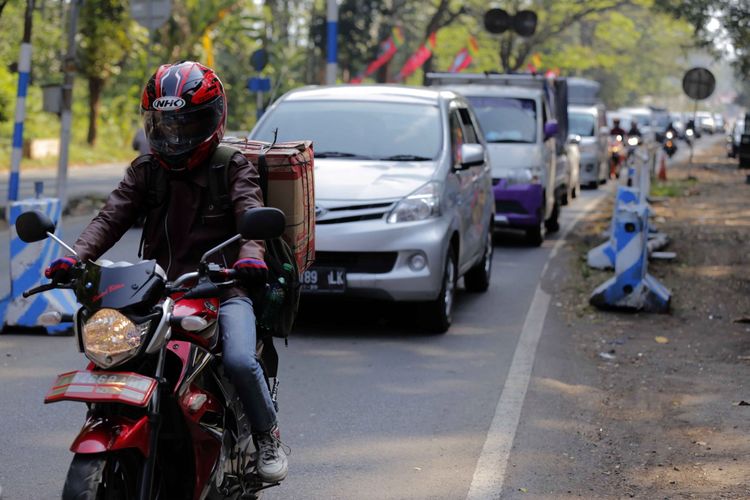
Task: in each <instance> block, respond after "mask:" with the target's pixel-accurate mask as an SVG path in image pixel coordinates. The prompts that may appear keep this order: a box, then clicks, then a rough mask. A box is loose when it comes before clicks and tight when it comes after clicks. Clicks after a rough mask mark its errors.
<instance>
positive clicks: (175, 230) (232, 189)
mask: <svg viewBox="0 0 750 500" xmlns="http://www.w3.org/2000/svg"><path fill="white" fill-rule="evenodd" d="M206 167H207V165H206V166H203V167H199V168H196V169H194V170H192V171H189V172H182V173H169V174H168V175H167V176H166V177H167V179H168V182H167V183H166V184H167V189H166V191H167V192H166V193H165V200H164V202H163V203H161V204H160V205H159V206H153V207H149V206H148V205H149V203H148V202H149V195H148V192H149V191H148V186H147V177H146V176H147V175H148V174H147V172H146V169H148V168H151V163H150V162H149V161H144V158H143V157H139V158H136V159H135V160H134V161H133V163H132V164H131V165H130V167H128V169H127V171H126V172H125V177H124V178H123V179H122V181H120V184H119V185H118V186H117V188H116V189H115V190H114V191H112V193H111V194H110V195H109V198H108V199H107V202H106V204H105V205H104V207H103V208H102V209H101V211H100V212H99V213H98V214H97V215H96V217H94V219H93V220H92V221H91V222H90V223H89V225H88V226H87V227H86V229H84V230H83V232H82V233H81V235H80V236H79V237H78V241H76V243H75V245H74V249H75V251H76V253H78V256H79V258H80V259H81V260H82V261H86V260H96V259H98V258H99V257H101V256H102V255H103V254H104V253H105V252H106V251H107V250H109V249H110V248H111V247H112V246H113V245H114V244H115V243H117V241H118V240H119V239H120V238H121V237H122V236H123V235H124V234H125V232H126V231H127V230H128V229H130V228H131V227H132V226H133V224H134V223H135V222H136V221H137V220H138V218H139V216H141V215H143V214H147V221H146V226H145V227H144V228H143V231H144V232H143V258H144V259H156V261H157V262H158V264H159V265H160V266H161V267H163V268H164V270H165V271H166V272H167V277H168V279H170V280H174V279H175V278H177V277H178V276H180V275H181V274H183V273H186V272H191V271H196V270H197V265H198V262H199V261H200V258H201V256H202V255H203V254H204V253H205V252H206V251H207V250H209V249H211V248H213V247H215V246H216V245H218V244H220V243H222V242H224V241H226V240H228V239H229V238H231V237H232V236H234V235H235V234H237V222H238V220H239V217H240V215H241V214H243V213H244V212H245V211H246V210H247V209H249V208H253V207H260V206H263V197H262V194H261V189H260V185H259V176H258V169H257V168H256V167H255V166H254V165H253V164H252V163H250V162H249V161H248V160H247V159H246V158H245V157H244V156H242V154H239V153H238V154H235V155H234V156H233V157H232V160H231V161H230V163H229V167H228V171H227V174H228V178H229V196H230V198H231V201H232V209H231V210H230V211H229V212H222V211H221V210H220V208H218V207H214V206H213V205H211V203H210V201H211V199H210V197H209V191H208V172H207V168H206ZM153 177H154V176H153V173H152V174H151V177H150V178H153ZM263 253H264V247H263V243H262V242H259V241H248V240H240V241H239V242H238V243H236V244H235V245H232V246H229V247H227V248H225V249H224V250H223V251H222V252H219V253H217V254H215V255H214V256H213V257H212V258H211V259H210V260H211V261H212V262H218V263H220V264H222V265H224V266H227V267H230V266H232V264H234V262H235V261H236V260H237V259H241V258H248V257H251V258H255V259H263ZM237 294H238V293H234V294H232V295H237ZM243 295H244V294H243Z"/></svg>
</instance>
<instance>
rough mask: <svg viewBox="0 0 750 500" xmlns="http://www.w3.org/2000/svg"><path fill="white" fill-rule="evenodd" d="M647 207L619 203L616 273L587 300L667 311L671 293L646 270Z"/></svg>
mask: <svg viewBox="0 0 750 500" xmlns="http://www.w3.org/2000/svg"><path fill="white" fill-rule="evenodd" d="M648 217H649V208H648V206H647V205H646V204H644V203H639V204H619V205H617V211H616V213H615V218H614V221H613V228H612V233H613V237H614V250H615V276H614V277H613V278H611V279H609V280H607V281H606V282H604V283H602V284H601V285H600V286H599V287H598V288H597V289H596V290H594V293H593V294H592V295H591V297H590V299H589V302H590V303H591V304H592V305H594V306H596V307H599V308H601V309H618V308H622V309H635V310H644V311H648V312H660V313H666V312H669V307H670V302H671V293H670V291H669V290H668V289H667V288H665V287H664V286H663V285H662V284H661V283H659V281H658V280H656V278H654V277H653V276H651V275H649V274H648V272H647V265H648V233H649V229H648Z"/></svg>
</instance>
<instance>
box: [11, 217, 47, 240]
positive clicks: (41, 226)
mask: <svg viewBox="0 0 750 500" xmlns="http://www.w3.org/2000/svg"><path fill="white" fill-rule="evenodd" d="M54 231H55V223H54V222H52V221H51V220H50V219H49V217H47V216H46V215H44V214H43V213H41V212H39V211H37V210H31V211H29V212H24V213H22V214H21V215H19V216H18V218H17V219H16V232H17V233H18V237H19V238H21V241H24V242H26V243H33V242H35V241H42V240H44V239H46V238H47V236H49V233H53V232H54Z"/></svg>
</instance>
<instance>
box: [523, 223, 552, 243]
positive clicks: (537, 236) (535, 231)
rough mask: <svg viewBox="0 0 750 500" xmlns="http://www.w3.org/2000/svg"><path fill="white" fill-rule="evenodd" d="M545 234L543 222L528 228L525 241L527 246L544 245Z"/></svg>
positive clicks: (545, 229)
mask: <svg viewBox="0 0 750 500" xmlns="http://www.w3.org/2000/svg"><path fill="white" fill-rule="evenodd" d="M546 232H547V228H546V227H545V223H544V221H540V222H539V224H537V225H536V226H534V227H530V228H528V229H527V230H526V241H527V242H528V243H529V245H532V246H535V247H538V246H541V245H542V243H544V233H546Z"/></svg>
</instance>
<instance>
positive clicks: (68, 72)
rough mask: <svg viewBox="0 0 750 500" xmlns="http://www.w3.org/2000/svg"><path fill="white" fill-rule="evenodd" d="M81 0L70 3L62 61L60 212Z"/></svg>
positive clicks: (64, 191) (65, 182) (65, 191)
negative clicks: (63, 76)
mask: <svg viewBox="0 0 750 500" xmlns="http://www.w3.org/2000/svg"><path fill="white" fill-rule="evenodd" d="M82 1H83V0H72V1H71V2H70V11H69V12H68V16H69V25H68V52H67V54H66V55H65V59H64V61H63V71H64V72H65V79H64V80H63V87H62V110H61V113H60V158H59V162H58V164H57V198H58V199H59V200H60V206H61V207H62V210H65V206H66V205H67V202H68V150H69V148H70V129H71V127H72V124H73V111H72V109H73V79H74V78H75V71H76V29H77V26H78V9H79V8H80V6H81V3H82Z"/></svg>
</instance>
